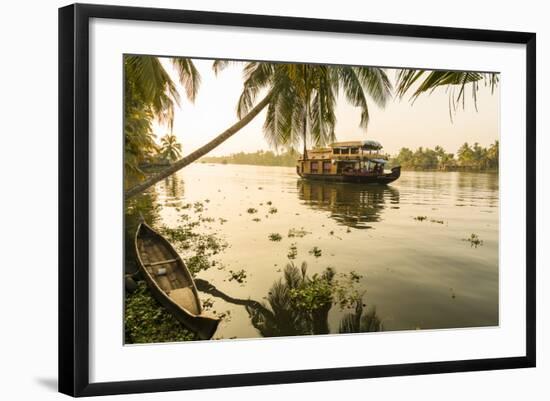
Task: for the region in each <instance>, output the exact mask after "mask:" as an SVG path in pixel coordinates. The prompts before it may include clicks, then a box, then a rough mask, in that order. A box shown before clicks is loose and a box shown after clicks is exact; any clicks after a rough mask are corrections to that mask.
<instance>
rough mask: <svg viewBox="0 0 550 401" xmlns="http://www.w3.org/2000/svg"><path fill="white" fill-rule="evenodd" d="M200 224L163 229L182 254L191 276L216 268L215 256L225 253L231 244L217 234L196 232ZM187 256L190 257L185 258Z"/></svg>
mask: <svg viewBox="0 0 550 401" xmlns="http://www.w3.org/2000/svg"><path fill="white" fill-rule="evenodd" d="M198 226H199V222H190V221H187V222H185V224H184V225H181V226H179V227H176V228H170V227H163V228H162V229H161V232H162V234H163V235H164V236H165V237H166V238H167V239H168V241H170V243H171V244H172V245H174V247H175V248H176V250H177V251H178V252H181V253H182V256H183V257H184V259H185V261H186V263H187V268H188V269H189V271H190V272H191V274H193V275H196V274H197V273H198V272H200V271H203V270H208V269H209V268H210V267H212V266H215V265H216V262H215V261H214V260H212V258H213V256H215V255H217V254H219V253H221V252H223V251H224V250H225V249H226V248H227V247H228V246H229V244H228V243H227V242H226V241H224V240H223V239H221V238H219V237H218V236H217V235H216V234H205V233H199V232H197V231H196V230H195V228H197V227H198ZM185 255H190V256H189V257H187V258H186V257H185Z"/></svg>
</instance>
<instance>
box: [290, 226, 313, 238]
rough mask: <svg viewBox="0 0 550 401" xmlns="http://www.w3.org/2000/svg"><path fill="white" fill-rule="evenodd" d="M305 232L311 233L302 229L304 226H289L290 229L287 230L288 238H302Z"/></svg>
mask: <svg viewBox="0 0 550 401" xmlns="http://www.w3.org/2000/svg"><path fill="white" fill-rule="evenodd" d="M307 234H311V233H310V232H309V231H306V230H304V228H303V227H302V228H300V229H298V228H291V229H290V230H288V235H287V236H288V238H295V237H296V238H303V237H305V236H306V235H307Z"/></svg>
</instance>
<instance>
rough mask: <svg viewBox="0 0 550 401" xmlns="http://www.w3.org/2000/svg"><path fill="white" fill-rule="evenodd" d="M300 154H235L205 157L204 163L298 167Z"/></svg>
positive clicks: (289, 152) (265, 152)
mask: <svg viewBox="0 0 550 401" xmlns="http://www.w3.org/2000/svg"><path fill="white" fill-rule="evenodd" d="M297 158H298V154H297V153H296V152H294V151H288V152H283V153H279V154H277V153H274V152H272V151H264V150H259V151H257V152H254V153H244V152H239V153H233V154H231V155H229V156H207V157H203V158H202V159H201V161H202V162H203V163H223V164H226V163H228V164H251V165H256V166H287V167H293V166H295V165H296V160H297Z"/></svg>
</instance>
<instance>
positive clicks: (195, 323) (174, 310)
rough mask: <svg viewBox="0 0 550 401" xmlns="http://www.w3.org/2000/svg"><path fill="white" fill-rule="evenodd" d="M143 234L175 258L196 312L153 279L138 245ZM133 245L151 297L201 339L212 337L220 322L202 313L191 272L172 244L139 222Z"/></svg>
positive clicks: (141, 249) (141, 248)
mask: <svg viewBox="0 0 550 401" xmlns="http://www.w3.org/2000/svg"><path fill="white" fill-rule="evenodd" d="M145 234H146V235H147V236H148V239H149V240H151V239H153V240H154V241H158V244H159V246H162V247H164V248H165V249H166V251H167V252H169V253H170V255H171V256H173V257H174V258H175V259H176V262H174V263H177V269H179V270H180V273H183V274H184V275H185V277H186V278H187V280H188V286H189V288H190V289H191V294H192V297H193V298H195V299H194V300H195V302H196V303H197V306H198V313H192V312H190V311H189V310H188V309H187V308H185V307H184V306H182V305H180V304H179V303H178V302H176V301H175V300H174V299H172V298H171V297H170V296H169V295H168V294H167V293H166V291H164V290H163V289H162V288H161V286H160V285H159V283H158V282H157V280H155V278H154V277H153V275H152V274H151V272H150V264H147V263H146V262H144V255H143V247H140V246H139V241H140V235H145ZM135 246H136V255H137V259H138V265H139V268H140V271H141V273H142V274H143V277H144V278H145V281H146V282H147V285H148V286H149V288H150V290H151V293H152V294H153V297H154V298H155V299H156V300H157V301H158V302H159V303H160V304H161V305H162V306H164V308H165V309H166V310H167V311H168V312H169V313H170V314H171V315H172V316H174V317H175V318H176V319H177V320H178V321H179V322H180V323H182V324H183V325H184V326H185V327H187V328H189V329H190V330H192V331H193V332H195V333H196V334H197V335H198V337H199V338H200V339H201V340H208V339H210V338H212V336H213V335H214V333H215V331H216V330H217V328H218V324H219V323H220V321H219V319H215V318H212V317H209V316H205V315H203V314H202V308H201V306H200V300H199V298H198V294H197V289H196V286H195V283H194V280H193V278H192V276H191V273H190V272H189V271H188V270H187V267H186V266H185V263H184V262H183V260H181V258H180V257H179V255H178V253H177V252H176V250H175V249H174V248H173V247H172V245H171V244H170V243H169V242H168V241H167V240H166V239H165V238H164V237H162V236H161V235H160V234H158V233H157V232H156V231H154V230H153V229H152V228H151V227H149V226H148V225H147V224H145V223H141V224H140V226H139V227H138V229H137V231H136V238H135ZM153 264H154V263H153ZM148 266H149V269H148Z"/></svg>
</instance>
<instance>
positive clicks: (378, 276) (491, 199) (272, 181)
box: [155, 164, 499, 338]
mask: <svg viewBox="0 0 550 401" xmlns="http://www.w3.org/2000/svg"><path fill="white" fill-rule="evenodd" d="M498 190H499V188H498V175H497V174H489V173H488V174H485V173H458V172H446V173H444V172H409V171H404V172H403V173H402V176H401V178H400V179H399V180H397V181H396V182H394V183H393V184H392V185H391V186H386V187H383V186H366V185H360V184H336V183H323V182H313V181H305V180H301V179H299V178H298V177H297V176H296V174H295V170H294V168H286V167H263V166H239V165H214V164H193V165H191V166H189V167H187V168H185V169H183V170H182V171H180V172H179V173H178V174H177V175H176V176H174V177H172V178H170V179H167V180H165V181H164V182H161V183H159V184H158V185H157V186H156V188H155V192H156V193H157V197H156V201H155V202H156V203H157V204H158V205H159V206H160V208H159V221H158V222H157V226H162V225H166V226H169V227H177V226H178V224H179V217H180V216H181V214H182V211H181V209H180V207H181V205H182V204H185V203H194V202H203V203H204V206H205V210H204V211H203V212H202V216H204V217H212V218H214V219H215V220H214V221H213V222H208V223H205V224H204V225H203V226H202V227H201V230H202V231H203V232H205V233H216V234H217V235H218V236H220V237H222V238H224V239H225V240H226V241H227V242H228V243H229V247H228V248H227V249H226V250H225V251H224V252H223V253H222V254H220V255H217V258H216V261H217V262H218V263H219V264H218V265H217V266H222V267H223V268H222V269H218V268H211V269H209V270H207V271H202V272H200V273H199V275H198V278H200V279H203V280H208V281H209V282H210V283H211V284H212V285H214V286H215V287H216V289H217V290H219V291H220V292H222V293H223V294H226V295H227V296H229V297H231V298H236V299H251V300H255V301H259V302H264V301H265V297H266V296H267V294H268V293H269V291H270V288H271V286H272V285H273V283H274V282H276V281H278V280H279V279H280V278H281V277H282V270H284V267H285V265H286V264H287V263H288V259H287V253H288V251H289V247H290V246H291V244H293V243H295V244H296V247H297V251H298V255H297V258H296V260H295V263H296V264H297V265H300V264H301V263H302V262H303V261H306V262H307V264H308V274H314V273H321V272H322V271H323V270H324V269H325V268H326V267H328V266H331V267H333V268H334V269H335V270H336V271H337V272H338V273H348V272H351V271H355V272H357V273H359V274H361V275H362V278H361V280H360V283H359V285H360V287H361V288H362V289H363V290H365V291H366V292H365V296H364V302H365V304H366V305H367V306H376V310H377V313H378V315H379V317H380V318H381V319H382V323H383V327H384V330H403V329H418V328H421V329H435V328H456V327H473V326H494V325H498V288H499V282H498V232H499V226H498V224H499V200H498ZM206 200H208V201H207V202H205V201H206ZM268 201H271V202H272V205H271V206H269V205H268V204H267V202H268ZM270 207H276V208H277V213H274V214H270V213H268V210H269V208H270ZM248 208H255V209H257V210H258V213H256V214H253V215H251V214H249V213H247V209H248ZM185 212H186V213H189V214H191V215H192V214H193V210H192V209H190V210H185ZM417 216H426V217H427V218H426V219H425V220H423V221H419V220H416V219H415V217H417ZM255 217H256V218H260V219H261V221H259V222H255V221H253V218H255ZM219 218H223V219H226V220H227V221H226V222H223V224H222V223H221V222H220V220H219ZM290 229H300V230H305V231H307V232H308V233H309V234H307V235H305V236H304V237H301V238H288V237H287V234H288V231H289V230H290ZM271 233H280V234H281V235H282V237H283V238H282V240H281V241H279V242H273V241H270V240H269V238H268V236H269V234H271ZM472 233H475V234H476V235H478V236H479V238H480V239H481V240H482V241H483V244H482V245H481V246H478V247H475V246H472V245H471V244H470V242H468V241H466V240H465V239H467V238H468V237H470V235H471V234H472ZM313 247H318V248H319V249H321V251H322V256H321V257H315V256H313V255H311V254H310V253H309V251H310V250H311V249H312V248H313ZM182 256H183V257H184V259H185V258H187V257H190V256H192V255H186V254H183V255H182ZM241 269H243V270H244V271H245V272H246V274H247V277H246V280H245V282H243V283H238V282H236V281H235V280H229V277H230V274H229V271H230V270H233V271H239V270H241ZM200 294H201V298H202V299H203V301H204V300H208V301H209V302H213V306H212V308H211V309H212V310H215V311H217V312H225V311H229V312H230V318H229V319H226V320H224V321H223V322H222V324H221V325H220V328H219V329H218V331H217V333H216V335H215V338H232V337H239V338H243V337H244V338H249V337H259V336H260V333H259V332H258V330H256V329H255V328H254V326H253V325H252V324H251V322H250V318H249V315H248V313H247V311H246V309H245V307H244V306H242V305H237V304H235V303H232V302H228V301H231V299H230V298H227V297H225V300H224V299H222V298H221V297H219V296H218V297H216V296H213V295H212V294H207V293H202V292H201V293H200ZM345 312H346V311H342V310H341V309H340V308H339V307H338V306H333V307H332V309H331V310H330V313H329V319H328V323H329V330H330V332H338V327H339V321H340V319H341V318H342V316H343V314H344V313H345ZM347 312H349V310H348V311H347Z"/></svg>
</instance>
